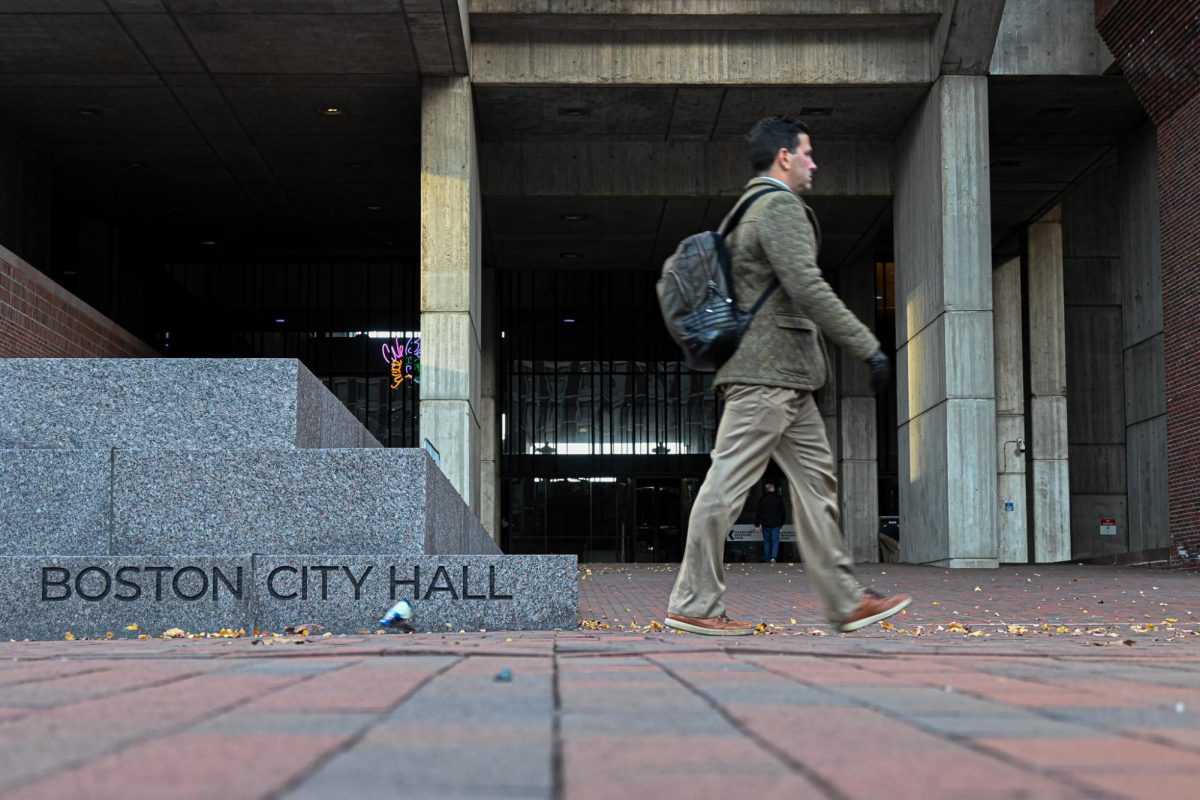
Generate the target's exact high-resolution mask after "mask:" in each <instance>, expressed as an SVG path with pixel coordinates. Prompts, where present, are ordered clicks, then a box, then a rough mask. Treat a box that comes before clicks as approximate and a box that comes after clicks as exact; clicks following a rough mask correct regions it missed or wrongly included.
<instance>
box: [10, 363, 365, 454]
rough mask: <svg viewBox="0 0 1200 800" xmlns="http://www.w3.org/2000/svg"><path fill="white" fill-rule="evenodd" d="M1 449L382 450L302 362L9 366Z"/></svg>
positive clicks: (19, 364)
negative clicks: (282, 448)
mask: <svg viewBox="0 0 1200 800" xmlns="http://www.w3.org/2000/svg"><path fill="white" fill-rule="evenodd" d="M0 408H4V409H5V413H4V415H3V416H0V448H4V449H24V448H50V449H79V450H87V449H106V448H115V447H138V448H159V447H163V448H175V449H187V448H214V447H229V446H237V447H377V446H378V444H379V443H378V442H376V441H375V439H374V437H372V436H371V435H370V433H368V432H367V431H366V429H365V428H364V427H363V426H362V425H361V424H359V422H358V421H357V420H356V419H355V418H354V415H353V414H351V413H350V412H349V410H347V409H346V408H345V407H344V406H343V405H342V404H341V402H340V401H338V399H337V398H336V397H334V396H333V395H332V394H331V393H330V392H329V391H328V390H327V389H325V387H324V386H323V385H322V384H321V382H320V381H319V380H318V379H317V378H316V377H314V376H313V375H312V373H311V372H309V371H308V369H306V368H305V367H304V366H303V365H302V364H301V363H300V362H299V361H297V360H295V359H283V358H278V359H275V358H228V359H211V358H208V359H206V358H195V359H168V358H8V359H2V360H0Z"/></svg>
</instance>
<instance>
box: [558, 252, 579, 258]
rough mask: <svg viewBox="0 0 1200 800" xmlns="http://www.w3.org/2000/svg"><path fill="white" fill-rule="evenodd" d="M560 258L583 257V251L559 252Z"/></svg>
mask: <svg viewBox="0 0 1200 800" xmlns="http://www.w3.org/2000/svg"><path fill="white" fill-rule="evenodd" d="M558 257H559V258H583V253H559V254H558Z"/></svg>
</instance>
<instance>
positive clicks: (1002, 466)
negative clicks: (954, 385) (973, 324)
mask: <svg viewBox="0 0 1200 800" xmlns="http://www.w3.org/2000/svg"><path fill="white" fill-rule="evenodd" d="M1021 304H1022V296H1021V259H1020V258H1011V259H1008V260H1007V261H1005V262H1004V263H1003V264H1001V265H1000V266H999V267H997V268H996V269H995V270H994V271H993V272H992V331H993V339H994V342H995V352H996V360H995V365H996V457H997V461H996V475H997V481H996V486H997V491H998V497H997V499H998V501H999V505H998V508H999V511H998V512H997V518H996V528H997V530H996V534H997V538H998V540H999V545H1000V562H1001V563H1005V564H1023V563H1026V562H1027V561H1028V560H1029V527H1028V519H1029V509H1028V504H1027V499H1026V491H1025V453H1026V451H1027V446H1028V443H1027V442H1026V438H1027V437H1026V433H1025V357H1024V351H1023V350H1024V335H1023V330H1022V325H1021Z"/></svg>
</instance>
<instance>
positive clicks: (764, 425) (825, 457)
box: [667, 385, 863, 623]
mask: <svg viewBox="0 0 1200 800" xmlns="http://www.w3.org/2000/svg"><path fill="white" fill-rule="evenodd" d="M771 458H774V459H775V463H777V464H778V465H779V467H780V468H781V469H782V470H783V474H784V475H786V476H787V480H788V488H789V489H790V491H791V496H792V513H793V518H794V523H795V527H796V541H797V542H798V543H799V545H800V555H801V557H802V558H803V559H804V568H805V570H806V571H807V572H808V574H809V576H811V578H812V582H813V586H814V587H815V588H816V591H817V594H818V596H819V597H820V598H821V603H822V605H823V606H824V607H825V614H826V618H827V619H828V620H829V621H830V622H832V623H837V622H841V621H842V620H844V619H845V618H847V617H848V616H850V614H852V613H853V612H854V610H855V609H857V608H858V603H859V601H860V600H861V599H862V591H863V590H862V586H861V585H860V584H859V583H858V581H857V580H856V579H855V578H854V575H853V572H852V569H851V563H852V562H851V561H850V557H849V556H848V555H847V554H846V547H845V542H844V540H843V539H842V531H841V528H840V527H839V526H838V506H837V479H836V478H835V477H834V471H833V469H834V467H833V454H832V453H831V452H830V450H829V441H828V439H827V438H826V435H825V422H824V420H822V419H821V414H820V412H819V411H818V410H817V404H816V402H815V401H814V400H813V396H812V393H811V392H804V391H799V390H796V389H783V388H780V387H776V386H742V385H734V386H726V387H725V413H724V414H723V415H722V417H721V424H720V427H719V428H718V429H717V443H716V447H714V448H713V452H712V466H711V467H710V468H709V471H708V477H706V478H705V479H704V483H703V484H702V485H701V487H700V491H699V493H697V495H696V501H695V503H694V504H693V505H692V514H691V517H690V519H689V522H688V537H687V548H686V549H685V550H684V553H683V563H682V564H680V565H679V576H678V578H677V579H676V581H675V589H674V590H673V591H672V592H671V600H670V603H669V605H668V607H667V610H668V611H670V612H672V613H675V614H682V615H684V616H687V617H698V618H701V619H707V618H709V617H716V616H719V615H721V614H724V613H725V601H724V596H725V566H724V555H725V536H726V534H727V533H728V532H729V530H730V529H731V528H732V527H733V523H734V522H735V521H736V520H737V517H738V515H739V514H740V513H741V511H742V507H743V506H744V505H745V504H746V498H747V496H748V495H749V494H750V489H751V487H752V486H753V485H754V484H755V482H757V481H758V480H759V478H761V477H762V474H763V472H764V471H765V470H766V468H767V462H768V461H769V460H770V459H771Z"/></svg>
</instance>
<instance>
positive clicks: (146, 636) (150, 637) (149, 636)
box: [138, 633, 154, 639]
mask: <svg viewBox="0 0 1200 800" xmlns="http://www.w3.org/2000/svg"><path fill="white" fill-rule="evenodd" d="M138 638H139V639H153V638H154V637H153V636H151V635H150V634H148V633H139V634H138Z"/></svg>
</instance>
